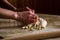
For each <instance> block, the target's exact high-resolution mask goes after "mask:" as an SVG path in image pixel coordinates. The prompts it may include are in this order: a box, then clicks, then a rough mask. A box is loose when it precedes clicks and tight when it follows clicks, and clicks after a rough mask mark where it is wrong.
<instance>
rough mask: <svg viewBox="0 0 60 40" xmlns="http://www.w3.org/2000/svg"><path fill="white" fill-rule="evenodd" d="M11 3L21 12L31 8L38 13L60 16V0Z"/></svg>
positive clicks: (29, 0) (23, 0) (17, 0)
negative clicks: (27, 7)
mask: <svg viewBox="0 0 60 40" xmlns="http://www.w3.org/2000/svg"><path fill="white" fill-rule="evenodd" d="M14 1H15V3H14ZM10 2H11V3H12V4H14V5H15V6H16V7H17V8H18V10H20V11H21V10H24V9H25V7H26V6H29V7H30V8H31V9H34V10H35V11H36V12H37V13H46V14H57V15H60V0H13V1H12V0H10Z"/></svg>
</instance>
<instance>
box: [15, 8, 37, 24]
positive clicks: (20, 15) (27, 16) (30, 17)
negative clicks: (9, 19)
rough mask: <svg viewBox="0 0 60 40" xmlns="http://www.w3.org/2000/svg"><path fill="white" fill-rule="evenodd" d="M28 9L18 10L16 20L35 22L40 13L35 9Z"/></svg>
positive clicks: (28, 22)
mask: <svg viewBox="0 0 60 40" xmlns="http://www.w3.org/2000/svg"><path fill="white" fill-rule="evenodd" d="M27 9H28V11H23V12H17V16H16V20H17V21H21V22H23V23H26V24H30V23H34V22H36V21H37V19H38V15H37V14H35V12H34V10H31V9H30V8H28V7H27Z"/></svg>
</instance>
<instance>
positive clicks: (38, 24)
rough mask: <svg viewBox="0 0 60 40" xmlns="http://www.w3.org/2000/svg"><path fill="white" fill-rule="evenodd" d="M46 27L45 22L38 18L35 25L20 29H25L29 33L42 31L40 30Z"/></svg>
mask: <svg viewBox="0 0 60 40" xmlns="http://www.w3.org/2000/svg"><path fill="white" fill-rule="evenodd" d="M46 25H47V21H46V20H44V19H43V18H38V20H37V22H36V23H31V24H28V25H26V26H23V27H22V29H27V30H29V31H33V30H42V29H44V28H46Z"/></svg>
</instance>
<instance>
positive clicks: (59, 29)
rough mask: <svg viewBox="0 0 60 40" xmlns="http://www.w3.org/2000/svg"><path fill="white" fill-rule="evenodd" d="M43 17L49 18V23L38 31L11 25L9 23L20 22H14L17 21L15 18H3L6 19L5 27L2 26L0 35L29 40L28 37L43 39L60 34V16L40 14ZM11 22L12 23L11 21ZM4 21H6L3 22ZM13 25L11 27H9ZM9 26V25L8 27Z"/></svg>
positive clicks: (7, 37)
mask: <svg viewBox="0 0 60 40" xmlns="http://www.w3.org/2000/svg"><path fill="white" fill-rule="evenodd" d="M38 15H39V16H40V17H41V18H44V19H45V20H47V22H48V25H47V27H46V28H45V29H43V30H36V31H28V30H22V29H20V28H19V27H17V26H18V25H17V26H16V27H13V26H15V25H13V26H12V25H9V24H18V22H17V23H13V22H16V21H14V20H10V19H5V20H4V19H2V20H1V21H2V22H3V21H6V22H7V23H5V27H3V25H2V24H1V23H0V25H2V26H1V27H2V28H1V27H0V35H1V36H3V37H4V39H6V40H10V39H11V40H25V39H26V40H28V39H43V38H50V37H56V36H60V16H57V15H48V14H38ZM9 22H10V23H9ZM3 23H4V22H3ZM6 24H7V25H8V26H11V27H8V26H7V25H6ZM6 26H7V27H6Z"/></svg>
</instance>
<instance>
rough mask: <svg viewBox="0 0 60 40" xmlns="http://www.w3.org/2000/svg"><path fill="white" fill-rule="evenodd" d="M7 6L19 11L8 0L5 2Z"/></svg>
mask: <svg viewBox="0 0 60 40" xmlns="http://www.w3.org/2000/svg"><path fill="white" fill-rule="evenodd" d="M3 1H4V2H5V3H6V4H7V5H9V6H11V7H13V9H14V10H17V8H16V7H15V6H13V5H12V4H11V3H9V2H8V1H7V0H3Z"/></svg>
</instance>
